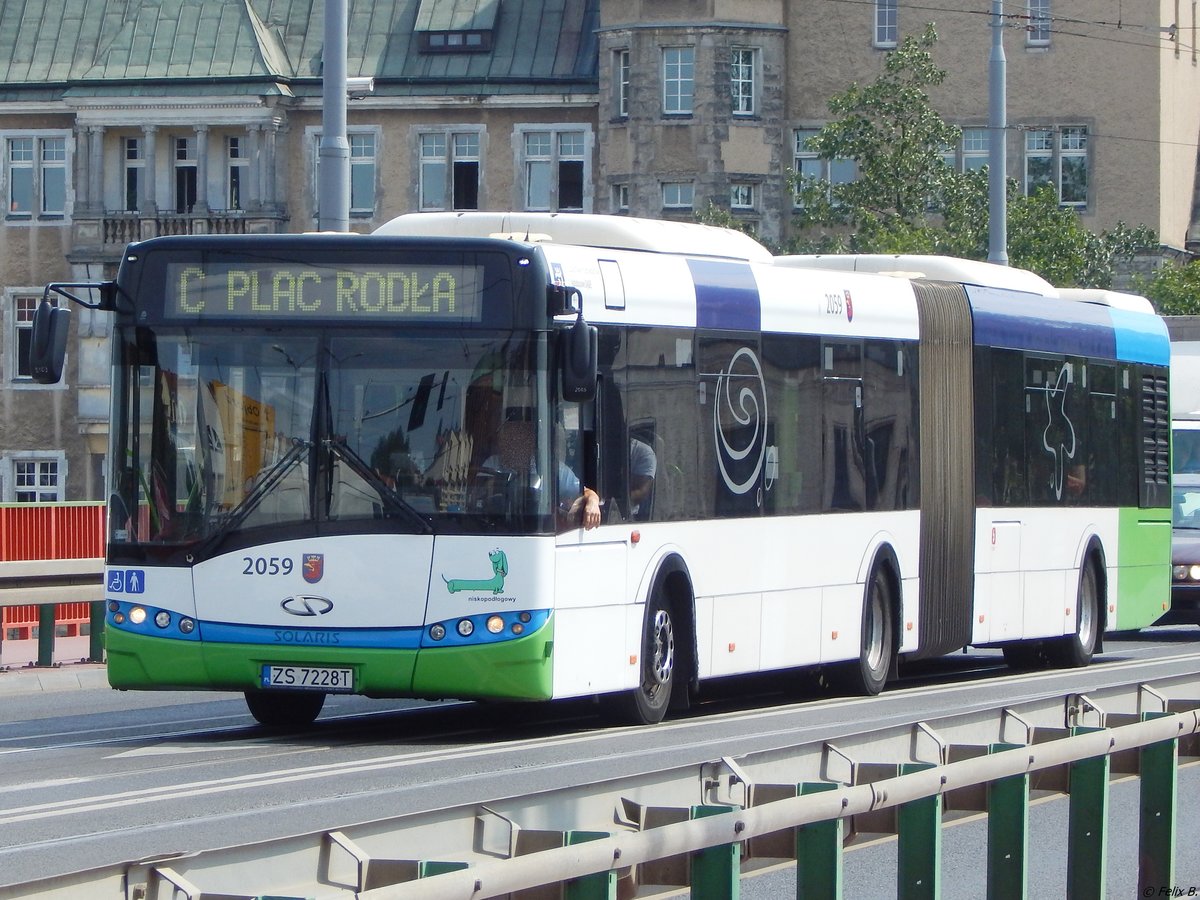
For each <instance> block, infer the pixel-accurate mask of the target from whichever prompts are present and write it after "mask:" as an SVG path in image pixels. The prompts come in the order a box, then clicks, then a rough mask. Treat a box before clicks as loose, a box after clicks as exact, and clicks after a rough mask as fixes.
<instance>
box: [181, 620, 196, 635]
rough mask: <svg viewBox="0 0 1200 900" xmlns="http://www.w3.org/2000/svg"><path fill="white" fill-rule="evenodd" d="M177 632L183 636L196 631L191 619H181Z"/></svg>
mask: <svg viewBox="0 0 1200 900" xmlns="http://www.w3.org/2000/svg"><path fill="white" fill-rule="evenodd" d="M179 630H180V631H182V632H183V633H184V634H191V633H192V632H193V631H195V630H196V623H195V621H193V620H192V619H189V618H186V617H185V618H182V619H180V620H179Z"/></svg>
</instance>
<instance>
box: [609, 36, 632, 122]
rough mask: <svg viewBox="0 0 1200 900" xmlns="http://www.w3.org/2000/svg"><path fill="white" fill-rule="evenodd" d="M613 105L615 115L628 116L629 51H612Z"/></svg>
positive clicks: (619, 116)
mask: <svg viewBox="0 0 1200 900" xmlns="http://www.w3.org/2000/svg"><path fill="white" fill-rule="evenodd" d="M613 106H614V108H615V109H616V113H617V117H618V118H621V119H626V118H628V117H629V51H628V50H616V51H614V52H613Z"/></svg>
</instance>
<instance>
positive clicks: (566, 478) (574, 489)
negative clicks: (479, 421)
mask: <svg viewBox="0 0 1200 900" xmlns="http://www.w3.org/2000/svg"><path fill="white" fill-rule="evenodd" d="M554 448H555V449H554V453H555V469H556V471H557V487H558V509H557V510H556V519H557V521H558V522H559V527H560V528H561V529H564V530H565V529H568V528H577V527H579V526H580V525H582V526H583V527H584V528H586V529H592V528H595V527H596V526H597V525H599V524H600V496H599V495H598V494H597V493H596V492H595V491H594V490H592V489H591V488H590V487H587V486H585V485H583V484H582V483H581V482H580V479H579V476H578V475H577V474H576V473H575V470H574V469H572V468H571V466H570V465H568V464H567V461H566V458H565V457H566V452H567V440H566V430H565V429H564V428H563V426H562V425H561V424H559V425H556V426H555V441H554ZM483 468H484V469H488V470H491V471H493V472H511V473H515V474H519V473H521V472H523V471H524V472H526V473H527V474H528V477H529V485H530V487H532V488H534V489H535V490H540V489H541V488H542V487H543V481H542V478H541V476H540V474H539V473H538V471H537V460H536V459H535V457H534V426H533V423H532V422H505V423H504V424H503V425H501V426H500V430H499V432H498V433H497V439H496V452H495V453H493V454H492V455H490V456H489V457H487V459H485V460H484V461H483Z"/></svg>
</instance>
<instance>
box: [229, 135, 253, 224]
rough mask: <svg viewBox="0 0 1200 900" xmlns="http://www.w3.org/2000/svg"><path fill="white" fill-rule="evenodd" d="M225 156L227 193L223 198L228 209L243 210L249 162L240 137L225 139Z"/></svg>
mask: <svg viewBox="0 0 1200 900" xmlns="http://www.w3.org/2000/svg"><path fill="white" fill-rule="evenodd" d="M225 155H226V157H227V161H228V164H229V193H228V195H227V196H226V198H225V202H226V204H227V208H228V209H243V208H244V207H243V206H242V203H243V197H242V192H243V191H244V190H245V189H246V183H247V176H246V173H247V171H248V169H247V166H248V165H249V163H250V160H249V159H247V157H246V148H245V146H243V144H242V139H241V138H240V137H229V138H226V142H225Z"/></svg>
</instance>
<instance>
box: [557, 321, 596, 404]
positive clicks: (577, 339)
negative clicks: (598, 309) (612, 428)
mask: <svg viewBox="0 0 1200 900" xmlns="http://www.w3.org/2000/svg"><path fill="white" fill-rule="evenodd" d="M599 346H600V338H599V333H598V332H597V331H596V326H595V325H589V324H588V323H587V322H585V321H584V320H583V316H582V315H581V316H580V317H579V318H578V319H576V320H575V324H574V325H572V326H571V327H570V328H566V329H563V330H562V331H560V332H559V333H558V351H559V352H558V359H559V366H560V367H561V375H562V398H563V400H565V401H572V402H575V403H586V402H587V401H589V400H591V399H593V398H594V397H595V396H596V378H597V375H598V368H597V360H598V359H599V352H598V351H599Z"/></svg>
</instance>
